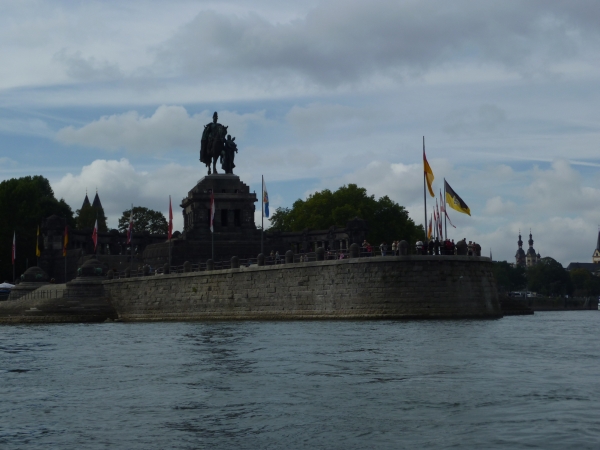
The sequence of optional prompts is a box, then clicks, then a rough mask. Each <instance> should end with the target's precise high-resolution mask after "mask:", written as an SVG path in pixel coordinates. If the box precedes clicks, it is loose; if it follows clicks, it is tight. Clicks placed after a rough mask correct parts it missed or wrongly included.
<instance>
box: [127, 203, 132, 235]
mask: <svg viewBox="0 0 600 450" xmlns="http://www.w3.org/2000/svg"><path fill="white" fill-rule="evenodd" d="M132 237H133V205H131V214H129V227H128V228H127V243H128V244H131V238H132Z"/></svg>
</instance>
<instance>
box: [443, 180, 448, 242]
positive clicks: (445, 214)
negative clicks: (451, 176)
mask: <svg viewBox="0 0 600 450" xmlns="http://www.w3.org/2000/svg"><path fill="white" fill-rule="evenodd" d="M442 200H443V202H444V235H445V237H444V239H445V240H448V211H446V179H445V178H444V197H442Z"/></svg>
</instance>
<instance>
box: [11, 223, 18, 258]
mask: <svg viewBox="0 0 600 450" xmlns="http://www.w3.org/2000/svg"><path fill="white" fill-rule="evenodd" d="M11 259H12V264H13V266H14V265H15V259H17V233H16V232H15V231H13V245H12V252H11Z"/></svg>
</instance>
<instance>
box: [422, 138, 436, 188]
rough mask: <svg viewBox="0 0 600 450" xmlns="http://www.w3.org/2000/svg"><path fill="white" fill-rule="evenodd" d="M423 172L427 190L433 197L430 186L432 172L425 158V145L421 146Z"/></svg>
mask: <svg viewBox="0 0 600 450" xmlns="http://www.w3.org/2000/svg"><path fill="white" fill-rule="evenodd" d="M423 139H425V138H423ZM423 142H425V141H423ZM423 171H424V173H425V180H426V181H427V189H429V195H431V196H432V197H435V194H434V193H433V188H432V186H431V185H432V184H433V179H434V176H433V170H431V166H430V165H429V163H428V162H427V156H425V144H423Z"/></svg>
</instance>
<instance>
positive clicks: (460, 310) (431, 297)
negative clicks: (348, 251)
mask: <svg viewBox="0 0 600 450" xmlns="http://www.w3.org/2000/svg"><path fill="white" fill-rule="evenodd" d="M103 285H104V289H105V291H106V296H107V298H109V299H110V300H109V301H110V303H111V305H112V307H113V308H114V309H115V311H116V312H117V314H118V317H119V318H120V319H122V320H125V321H151V320H208V319H214V320H248V319H252V320H256V319H268V320H280V319H409V318H415V319H437V318H499V317H502V312H501V310H500V305H499V302H498V296H497V288H496V282H495V279H494V276H493V273H492V264H491V261H490V260H489V258H484V257H468V256H393V257H389V256H386V257H371V258H353V259H345V260H339V261H315V262H307V263H295V264H285V265H273V266H251V267H243V268H234V269H226V270H214V271H205V272H192V273H181V274H170V275H158V276H148V277H136V278H124V279H119V280H108V281H105V282H104V283H103Z"/></svg>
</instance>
